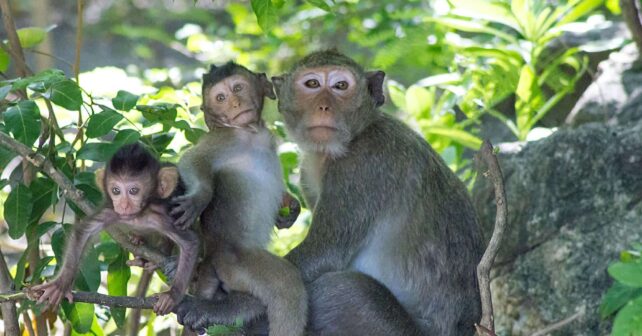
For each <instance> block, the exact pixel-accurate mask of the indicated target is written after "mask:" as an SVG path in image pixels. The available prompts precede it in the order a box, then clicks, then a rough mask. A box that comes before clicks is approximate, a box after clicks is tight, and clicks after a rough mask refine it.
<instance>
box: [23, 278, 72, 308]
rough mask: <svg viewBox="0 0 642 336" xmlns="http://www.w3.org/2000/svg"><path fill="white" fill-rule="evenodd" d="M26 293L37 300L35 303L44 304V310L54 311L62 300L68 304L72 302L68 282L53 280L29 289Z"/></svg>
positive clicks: (69, 283)
mask: <svg viewBox="0 0 642 336" xmlns="http://www.w3.org/2000/svg"><path fill="white" fill-rule="evenodd" d="M28 292H29V296H31V297H34V298H36V299H37V301H36V303H38V304H45V310H51V311H53V310H55V308H56V307H58V305H59V304H60V302H61V301H62V299H63V298H66V299H67V300H68V301H69V302H70V303H73V302H74V296H73V294H72V293H71V282H70V281H63V280H60V279H55V280H52V281H49V282H47V283H44V284H41V285H36V286H33V287H31V288H29V290H28Z"/></svg>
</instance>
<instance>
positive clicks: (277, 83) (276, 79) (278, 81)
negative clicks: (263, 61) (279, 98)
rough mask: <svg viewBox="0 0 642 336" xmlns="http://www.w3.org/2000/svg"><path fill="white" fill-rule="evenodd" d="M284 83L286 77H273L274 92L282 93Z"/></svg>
mask: <svg viewBox="0 0 642 336" xmlns="http://www.w3.org/2000/svg"><path fill="white" fill-rule="evenodd" d="M284 81H285V75H281V76H272V84H274V90H275V91H276V94H279V92H280V91H281V87H282V86H283V82H284Z"/></svg>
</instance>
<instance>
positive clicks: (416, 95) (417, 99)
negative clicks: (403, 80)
mask: <svg viewBox="0 0 642 336" xmlns="http://www.w3.org/2000/svg"><path fill="white" fill-rule="evenodd" d="M434 99H435V97H434V95H433V93H432V92H431V91H429V90H427V89H425V88H423V87H421V86H418V85H411V86H410V87H409V88H408V90H406V108H407V110H408V111H407V112H408V113H410V114H411V115H413V116H414V117H415V118H421V117H428V116H430V110H431V108H432V104H433V103H434Z"/></svg>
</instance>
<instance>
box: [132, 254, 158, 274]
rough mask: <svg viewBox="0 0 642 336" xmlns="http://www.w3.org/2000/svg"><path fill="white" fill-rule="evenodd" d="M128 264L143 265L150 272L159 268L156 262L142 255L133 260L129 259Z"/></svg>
mask: <svg viewBox="0 0 642 336" xmlns="http://www.w3.org/2000/svg"><path fill="white" fill-rule="evenodd" d="M126 264H127V266H137V267H141V268H143V269H144V270H146V271H148V272H151V271H153V270H155V269H157V268H158V265H156V264H155V263H154V262H151V261H147V260H146V259H143V258H141V257H136V258H134V259H132V260H127V262H126Z"/></svg>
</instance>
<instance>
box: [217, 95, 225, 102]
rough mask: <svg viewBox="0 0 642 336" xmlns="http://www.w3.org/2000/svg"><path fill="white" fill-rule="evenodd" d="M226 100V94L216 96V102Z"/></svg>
mask: <svg viewBox="0 0 642 336" xmlns="http://www.w3.org/2000/svg"><path fill="white" fill-rule="evenodd" d="M224 100H225V95H224V94H222V93H219V94H217V95H216V101H218V102H222V101H224Z"/></svg>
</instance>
